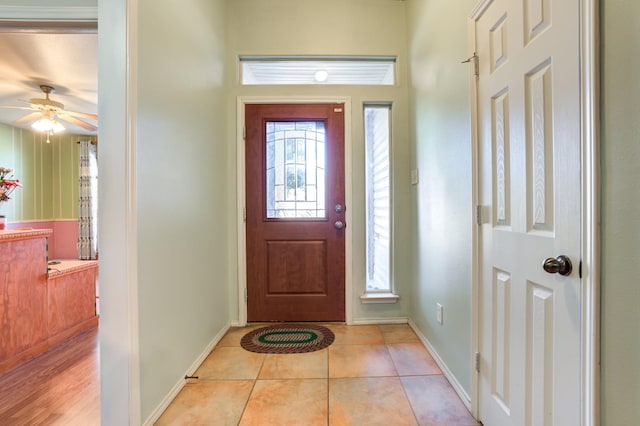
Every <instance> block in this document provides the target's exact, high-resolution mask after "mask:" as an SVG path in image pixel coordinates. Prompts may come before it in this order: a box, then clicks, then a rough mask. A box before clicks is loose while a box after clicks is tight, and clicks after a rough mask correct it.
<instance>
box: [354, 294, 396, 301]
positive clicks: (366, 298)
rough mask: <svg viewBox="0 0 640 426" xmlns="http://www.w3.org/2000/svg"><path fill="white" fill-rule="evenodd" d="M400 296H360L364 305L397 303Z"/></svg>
mask: <svg viewBox="0 0 640 426" xmlns="http://www.w3.org/2000/svg"><path fill="white" fill-rule="evenodd" d="M398 299H400V296H398V295H397V294H393V293H365V294H363V295H362V296H360V302H362V303H396V302H397V301H398Z"/></svg>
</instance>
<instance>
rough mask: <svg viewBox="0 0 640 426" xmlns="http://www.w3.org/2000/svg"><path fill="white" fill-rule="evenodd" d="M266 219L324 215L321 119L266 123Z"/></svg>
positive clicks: (322, 131)
mask: <svg viewBox="0 0 640 426" xmlns="http://www.w3.org/2000/svg"><path fill="white" fill-rule="evenodd" d="M265 161H266V167H265V170H266V198H267V218H268V219H276V218H287V219H292V218H304V219H309V218H325V217H326V212H325V126H324V122H323V121H268V122H267V123H266V160H265Z"/></svg>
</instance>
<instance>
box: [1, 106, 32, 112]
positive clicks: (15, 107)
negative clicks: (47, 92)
mask: <svg viewBox="0 0 640 426" xmlns="http://www.w3.org/2000/svg"><path fill="white" fill-rule="evenodd" d="M0 108H10V109H26V110H29V111H33V108H29V107H18V106H10V105H0Z"/></svg>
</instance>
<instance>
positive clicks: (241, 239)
mask: <svg viewBox="0 0 640 426" xmlns="http://www.w3.org/2000/svg"><path fill="white" fill-rule="evenodd" d="M323 103H324V104H326V103H342V104H344V109H345V110H344V117H345V123H344V161H345V182H344V184H345V205H347V206H350V205H351V202H352V200H353V192H352V178H351V176H352V152H351V149H352V146H351V120H350V117H351V97H350V96H322V97H320V96H318V97H314V96H293V97H285V96H238V98H237V99H236V117H237V118H236V223H237V227H236V229H237V241H238V247H237V258H238V260H237V276H238V320H237V322H236V321H232V325H234V326H245V325H246V324H247V299H246V294H247V293H246V292H247V250H246V229H245V199H246V182H245V176H246V175H245V171H246V170H245V141H244V128H245V105H247V104H323ZM351 211H352V209H349V208H347V210H346V211H345V221H346V223H352V217H351ZM351 229H352V228H351V227H350V226H347V227H346V228H345V230H344V231H345V319H346V323H347V324H352V323H353V308H352V299H353V269H352V267H351V259H352V253H353V234H352V230H351Z"/></svg>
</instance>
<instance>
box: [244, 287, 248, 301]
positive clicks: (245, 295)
mask: <svg viewBox="0 0 640 426" xmlns="http://www.w3.org/2000/svg"><path fill="white" fill-rule="evenodd" d="M244 301H245V302H248V301H249V294H248V293H247V288H246V287H245V288H244Z"/></svg>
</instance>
